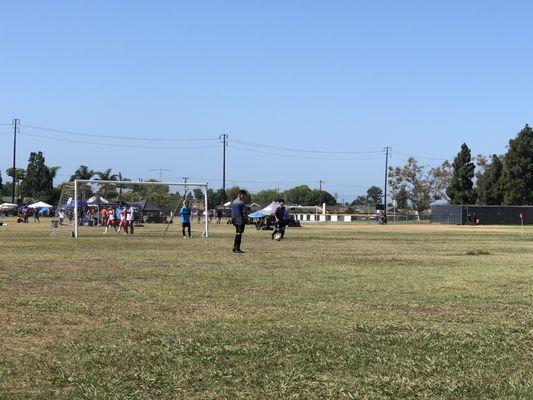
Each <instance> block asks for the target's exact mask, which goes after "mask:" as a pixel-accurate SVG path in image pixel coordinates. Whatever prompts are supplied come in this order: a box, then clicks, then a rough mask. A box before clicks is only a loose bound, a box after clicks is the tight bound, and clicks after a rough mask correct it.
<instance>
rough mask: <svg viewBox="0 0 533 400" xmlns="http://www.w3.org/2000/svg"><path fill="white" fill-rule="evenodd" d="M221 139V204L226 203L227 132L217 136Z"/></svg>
mask: <svg viewBox="0 0 533 400" xmlns="http://www.w3.org/2000/svg"><path fill="white" fill-rule="evenodd" d="M218 138H219V139H220V140H222V142H221V143H222V204H225V203H226V147H227V146H228V134H227V133H224V134H223V135H220V136H219V137H218Z"/></svg>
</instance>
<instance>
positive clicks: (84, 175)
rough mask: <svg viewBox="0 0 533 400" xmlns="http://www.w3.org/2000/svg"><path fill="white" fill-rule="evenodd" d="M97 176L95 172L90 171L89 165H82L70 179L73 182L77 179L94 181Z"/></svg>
mask: <svg viewBox="0 0 533 400" xmlns="http://www.w3.org/2000/svg"><path fill="white" fill-rule="evenodd" d="M94 175H95V172H94V171H93V170H92V169H90V168H89V167H88V166H87V165H80V166H79V167H78V169H77V170H76V171H75V172H74V174H73V175H72V176H71V177H70V180H71V181H74V180H76V179H92V177H93V176H94Z"/></svg>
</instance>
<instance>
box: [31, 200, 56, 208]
mask: <svg viewBox="0 0 533 400" xmlns="http://www.w3.org/2000/svg"><path fill="white" fill-rule="evenodd" d="M50 207H52V206H51V205H50V204H46V203H45V202H44V201H38V202H37V203H33V204H30V205H29V206H28V208H50Z"/></svg>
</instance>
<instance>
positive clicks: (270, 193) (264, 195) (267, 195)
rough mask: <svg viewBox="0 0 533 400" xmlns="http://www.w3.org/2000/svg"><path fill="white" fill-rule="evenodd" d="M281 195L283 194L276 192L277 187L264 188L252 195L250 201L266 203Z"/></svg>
mask: <svg viewBox="0 0 533 400" xmlns="http://www.w3.org/2000/svg"><path fill="white" fill-rule="evenodd" d="M280 197H283V194H280V193H279V192H278V189H265V190H261V191H259V192H257V193H254V194H253V195H252V201H253V202H254V203H257V204H262V205H267V204H270V203H271V202H272V201H275V200H278V199H279V198H280Z"/></svg>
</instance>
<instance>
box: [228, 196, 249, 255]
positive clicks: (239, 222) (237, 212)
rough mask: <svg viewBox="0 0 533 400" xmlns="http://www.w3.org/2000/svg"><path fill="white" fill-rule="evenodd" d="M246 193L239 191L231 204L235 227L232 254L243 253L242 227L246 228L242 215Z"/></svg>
mask: <svg viewBox="0 0 533 400" xmlns="http://www.w3.org/2000/svg"><path fill="white" fill-rule="evenodd" d="M245 196H246V191H245V190H241V191H239V194H238V195H237V198H236V199H235V200H233V203H231V217H232V222H233V226H234V227H235V240H234V242H233V252H234V253H244V251H242V250H241V242H242V235H243V233H244V227H245V226H246V215H245V213H244V197H245Z"/></svg>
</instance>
